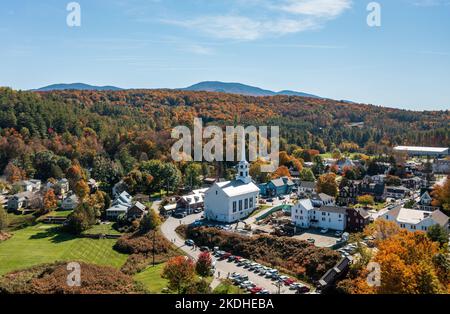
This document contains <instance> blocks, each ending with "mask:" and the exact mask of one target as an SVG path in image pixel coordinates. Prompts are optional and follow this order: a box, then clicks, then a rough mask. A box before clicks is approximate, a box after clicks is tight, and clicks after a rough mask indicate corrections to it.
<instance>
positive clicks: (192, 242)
mask: <svg viewBox="0 0 450 314" xmlns="http://www.w3.org/2000/svg"><path fill="white" fill-rule="evenodd" d="M184 244H186V245H187V246H194V245H195V242H194V240H191V239H187V240H186V241H184Z"/></svg>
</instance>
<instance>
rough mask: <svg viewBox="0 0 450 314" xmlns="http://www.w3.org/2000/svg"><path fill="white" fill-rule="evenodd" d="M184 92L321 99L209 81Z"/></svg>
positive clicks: (188, 88)
mask: <svg viewBox="0 0 450 314" xmlns="http://www.w3.org/2000/svg"><path fill="white" fill-rule="evenodd" d="M183 90H191V91H205V92H221V93H228V94H239V95H246V96H276V95H286V96H302V97H312V98H321V97H319V96H316V95H311V94H307V93H302V92H296V91H291V90H283V91H281V92H274V91H271V90H267V89H262V88H259V87H254V86H250V85H245V84H241V83H224V82H217V81H207V82H201V83H198V84H194V85H192V86H189V87H186V88H183Z"/></svg>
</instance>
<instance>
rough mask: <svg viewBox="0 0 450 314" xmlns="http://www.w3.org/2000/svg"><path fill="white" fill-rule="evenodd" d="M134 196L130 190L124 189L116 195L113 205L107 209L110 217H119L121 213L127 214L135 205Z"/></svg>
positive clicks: (107, 215)
mask: <svg viewBox="0 0 450 314" xmlns="http://www.w3.org/2000/svg"><path fill="white" fill-rule="evenodd" d="M132 200H133V197H132V196H131V195H130V194H128V192H126V191H123V192H122V193H120V194H119V195H117V196H116V198H115V199H114V201H113V202H112V206H111V207H110V208H108V209H107V210H106V217H107V218H108V219H117V217H119V216H120V215H121V214H127V213H128V210H129V209H130V208H131V207H132V206H133V203H132Z"/></svg>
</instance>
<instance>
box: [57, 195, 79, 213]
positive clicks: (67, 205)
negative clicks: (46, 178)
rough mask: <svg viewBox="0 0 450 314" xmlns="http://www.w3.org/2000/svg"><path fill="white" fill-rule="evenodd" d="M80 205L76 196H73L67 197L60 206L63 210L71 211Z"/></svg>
mask: <svg viewBox="0 0 450 314" xmlns="http://www.w3.org/2000/svg"><path fill="white" fill-rule="evenodd" d="M79 203H80V201H79V199H78V196H76V195H75V194H72V195H69V196H67V197H66V198H65V199H64V200H63V201H62V204H61V208H62V209H64V210H73V209H75V208H76V207H77V206H78V204H79Z"/></svg>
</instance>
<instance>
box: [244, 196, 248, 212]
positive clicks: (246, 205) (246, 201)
mask: <svg viewBox="0 0 450 314" xmlns="http://www.w3.org/2000/svg"><path fill="white" fill-rule="evenodd" d="M244 209H248V198H246V199H245V201H244Z"/></svg>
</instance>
